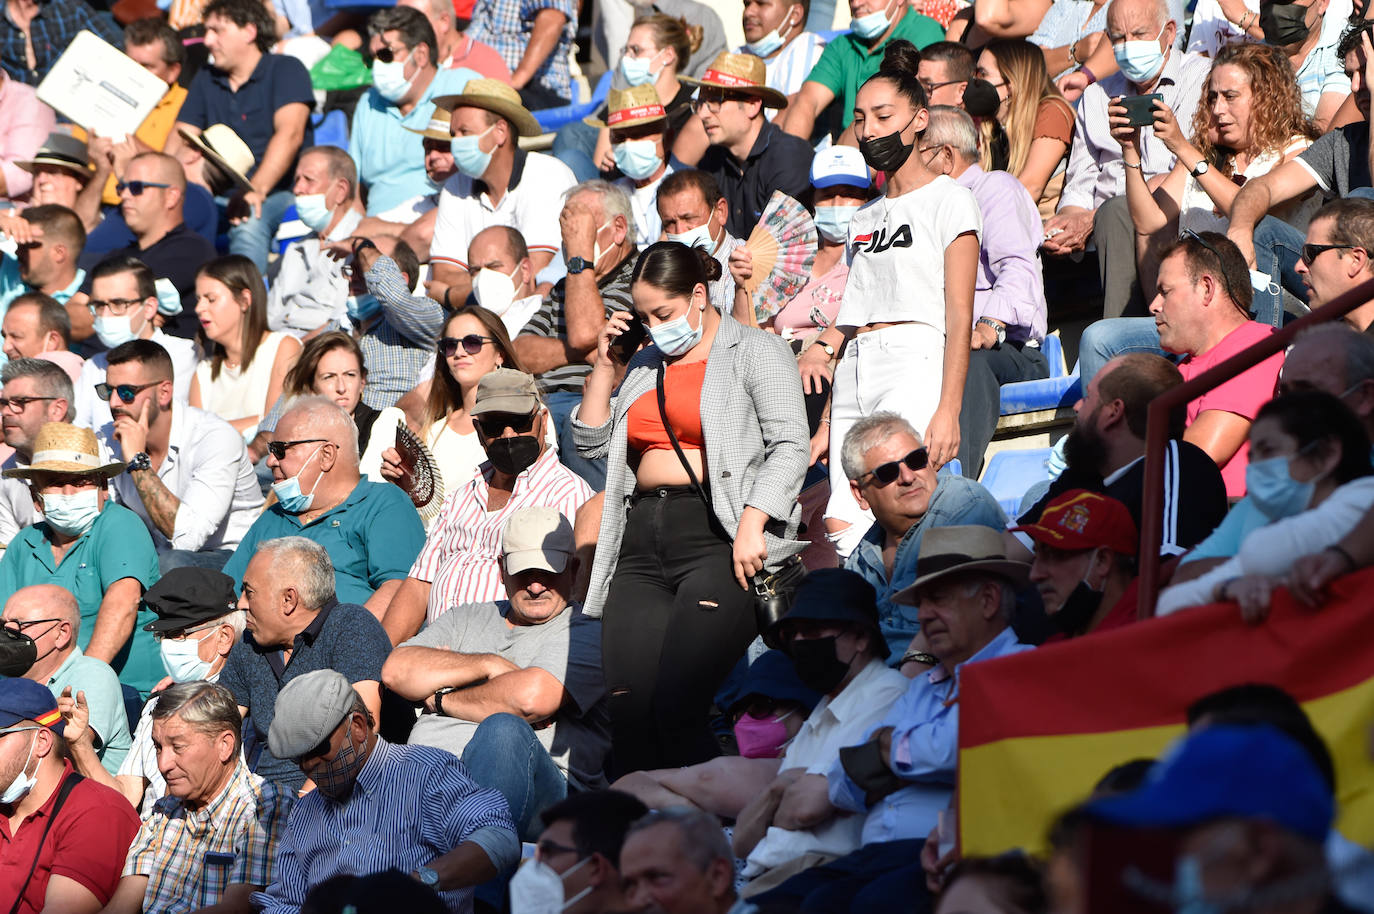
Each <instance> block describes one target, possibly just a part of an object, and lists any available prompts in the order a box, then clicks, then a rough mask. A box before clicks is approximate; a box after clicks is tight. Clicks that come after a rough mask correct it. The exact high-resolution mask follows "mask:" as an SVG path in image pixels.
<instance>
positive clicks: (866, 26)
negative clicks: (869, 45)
mask: <svg viewBox="0 0 1374 914" xmlns="http://www.w3.org/2000/svg"><path fill="white" fill-rule="evenodd" d="M891 24H892V19H891V18H890V17H889V16H888V15H887V8H886V7H884V8H882V9H880V10H878V11H877V12H874V13H869V14H868V15H867V16H860V17H859V18H858V19H854V20H851V21H850V23H849V29H850V31H852V32H853V33H854V34H855V35H858V36H859V37H860V38H862V39H864V40H865V41H868V40H870V39H873V38H877V37H878V36H879V35H881V34H882V33H883V32H885V31H887V27H888V26H889V25H891Z"/></svg>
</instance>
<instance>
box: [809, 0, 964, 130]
mask: <svg viewBox="0 0 1374 914" xmlns="http://www.w3.org/2000/svg"><path fill="white" fill-rule="evenodd" d="M898 38H905V39H906V40H907V41H909V42H911V43H912V44H914V45H916V47H917V48H918V49H919V48H923V47H925V46H926V45H929V44H934V43H935V42H937V41H944V40H945V30H944V29H942V28H940V23H938V22H936V21H935V20H934V19H931V18H930V17H929V16H922V15H921V14H920V13H917V12H914V11H911V10H908V11H907V14H906V15H905V16H903V17H902V21H901V22H899V23H897V27H896V28H895V29H893V30H892V34H891V35H889V36H888V37H887V39H886V40H885V41H884V42H883V43H882V44H880V45H878V46H877V47H876V48H870V47H869V46H868V43H867V42H866V41H864V40H863V39H862V38H860V37H859V36H858V35H855V34H854V33H853V32H845V33H844V34H843V35H841V36H840V37H839V38H836V39H835V40H834V41H832V42H830V43H829V44H827V45H826V46H825V50H824V51H823V52H821V59H820V60H818V61H816V65H815V66H814V67H812V68H811V75H810V76H808V77H806V79H807V81H808V82H815V83H820V84H821V85H822V86H825V87H826V88H827V89H829V90H830V91H831V92H833V93H835V100H836V101H837V102H839V104H840V106H841V109H840V115H841V118H842V120H841V125H842V126H844V127H848V126H849V122H850V121H852V120H854V96H856V95H858V94H859V87H860V86H862V85H863V84H864V83H865V82H867V80H868V78H869V77H870V76H872V75H873V74H874V73H877V72H878V65H879V64H881V63H882V62H883V51H884V49H886V48H887V45H888V43H889V42H891V41H895V40H896V39H898Z"/></svg>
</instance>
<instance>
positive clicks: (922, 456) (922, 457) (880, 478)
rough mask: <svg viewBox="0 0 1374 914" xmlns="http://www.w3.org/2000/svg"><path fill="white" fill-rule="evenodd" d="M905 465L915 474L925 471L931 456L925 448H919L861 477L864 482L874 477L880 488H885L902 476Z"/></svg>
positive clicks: (881, 464) (880, 465)
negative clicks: (865, 479) (866, 478)
mask: <svg viewBox="0 0 1374 914" xmlns="http://www.w3.org/2000/svg"><path fill="white" fill-rule="evenodd" d="M904 464H905V466H906V468H907V469H908V470H911V471H912V472H913V473H914V472H918V471H920V470H924V469H925V468H926V467H927V466H928V465H929V464H930V454H929V452H927V451H926V449H925V448H923V447H918V448H917V449H916V450H914V451H911V452H910V453H908V454H907V455H906V456H905V457H903V458H902V459H901V460H892V461H889V462H888V463H880V464H878V465H877V466H876V467H874V468H873V469H871V470H869V471H868V472H867V473H865V474H863V476H860V477H859V481H862V480H863V479H864V478H865V477H868V476H872V477H873V479H874V481H876V482H877V483H878V485H880V486H885V485H887V484H888V483H890V482H892V481H893V480H895V479H896V478H897V477H898V476H900V475H902V466H903V465H904Z"/></svg>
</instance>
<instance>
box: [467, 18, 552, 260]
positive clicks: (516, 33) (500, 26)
mask: <svg viewBox="0 0 1374 914" xmlns="http://www.w3.org/2000/svg"><path fill="white" fill-rule="evenodd" d="M542 9H553V10H558V11H559V12H560V13H562V14H563V15H564V16H566V17H567V21H566V22H565V23H564V24H563V32H562V34H561V35H559V36H558V44H556V45H554V48H553V50H552V51H551V52H549V56H548V57H547V58H545V60H544V62H543V63H542V64H540V65H539V69H537V70H535V71H534V76H533V77H532V78H531V80H530V82H532V83H539V84H540V85H542V86H543V87H544V88H546V89H548V90H550V91H551V92H556V93H558V94H559V95H561V96H562V97H563V98H566V99H569V100H571V99H572V72H571V71H570V70H569V69H568V58H569V55H571V54H572V44H573V39H574V38H576V37H577V3H575V2H574V0H490V2H486V3H479V4H477V6H476V7H474V8H473V11H472V24H471V25H470V26H468V28H467V30H466V31H465V32H464V34H466V35H467V36H468V37H469V38H471V39H473V40H475V41H481V42H485V43H486V44H489V45H491V46H492V47H493V48H495V49H496V52H497V53H498V54H500V55H501V59H502V60H504V61H505V62H506V66H508V67H510V68H511V71H512V72H514V71H515V69H516V68H517V67H519V66H520V60H521V58H523V57H524V56H525V48H526V47H527V46H528V45H529V43H530V35H531V34H533V32H534V17H535V15H537V14H538V12H539V11H540V10H542ZM464 253H466V252H464Z"/></svg>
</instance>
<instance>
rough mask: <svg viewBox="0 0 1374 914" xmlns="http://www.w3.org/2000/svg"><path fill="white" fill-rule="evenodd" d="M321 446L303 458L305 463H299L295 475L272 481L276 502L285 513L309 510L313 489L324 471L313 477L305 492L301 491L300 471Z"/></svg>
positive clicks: (300, 512) (312, 500)
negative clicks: (299, 465)
mask: <svg viewBox="0 0 1374 914" xmlns="http://www.w3.org/2000/svg"><path fill="white" fill-rule="evenodd" d="M323 448H324V445H323V444H321V445H320V446H319V447H317V448H315V453H314V454H311V455H310V456H309V457H307V458H305V463H303V464H301V468H300V469H299V470H297V471H296V475H295V476H292V477H290V478H289V479H283V480H282V481H281V482H274V483H272V493H273V494H274V495H276V496H277V503H278V504H279V505H281V509H282V510H283V511H285V512H286V513H287V514H304V513H305V512H306V511H309V510H310V505H311V503H313V502H314V501H315V489H316V488H317V487H318V486H319V484H320V480H321V479H322V478H324V473H323V472H321V473H320V474H319V475H318V476H316V477H315V484H314V485H312V486H311V487H310V491H309V492H305V493H302V492H301V473H304V472H305V468H306V467H307V466H309V465H310V461H312V460H314V459H315V457H316V456H317V455H318V454H319V453H320V451H321V449H323Z"/></svg>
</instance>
